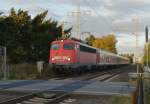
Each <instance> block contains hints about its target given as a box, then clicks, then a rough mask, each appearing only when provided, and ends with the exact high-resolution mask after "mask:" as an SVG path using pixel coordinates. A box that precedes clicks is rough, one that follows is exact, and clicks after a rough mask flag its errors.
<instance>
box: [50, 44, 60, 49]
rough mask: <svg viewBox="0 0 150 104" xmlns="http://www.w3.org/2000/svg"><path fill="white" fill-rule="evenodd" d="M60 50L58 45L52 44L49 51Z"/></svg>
mask: <svg viewBox="0 0 150 104" xmlns="http://www.w3.org/2000/svg"><path fill="white" fill-rule="evenodd" d="M59 48H60V45H59V44H52V46H51V50H58V49H59Z"/></svg>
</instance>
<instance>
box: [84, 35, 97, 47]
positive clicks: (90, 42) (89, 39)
mask: <svg viewBox="0 0 150 104" xmlns="http://www.w3.org/2000/svg"><path fill="white" fill-rule="evenodd" d="M86 41H87V43H88V44H89V45H91V46H92V45H93V42H94V41H95V37H94V35H90V36H89V37H88V38H86Z"/></svg>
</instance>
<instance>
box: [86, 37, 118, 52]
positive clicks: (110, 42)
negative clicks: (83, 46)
mask: <svg viewBox="0 0 150 104" xmlns="http://www.w3.org/2000/svg"><path fill="white" fill-rule="evenodd" d="M86 40H87V41H88V43H89V44H90V45H92V46H93V47H96V48H100V49H104V50H106V51H109V52H112V53H117V50H116V43H117V40H116V37H115V35H113V34H108V35H105V36H102V37H101V38H97V37H94V36H90V37H88V38H87V39H86Z"/></svg>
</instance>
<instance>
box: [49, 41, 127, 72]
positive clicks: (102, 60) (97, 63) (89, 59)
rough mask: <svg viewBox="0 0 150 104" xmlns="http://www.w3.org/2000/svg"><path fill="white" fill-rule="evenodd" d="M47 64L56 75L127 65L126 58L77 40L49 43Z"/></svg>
mask: <svg viewBox="0 0 150 104" xmlns="http://www.w3.org/2000/svg"><path fill="white" fill-rule="evenodd" d="M49 53H50V55H49V64H50V66H51V68H52V69H53V71H54V72H56V73H66V72H67V73H68V72H71V73H76V72H86V71H87V70H94V69H97V70H102V69H106V68H111V67H119V66H124V65H127V64H129V60H128V58H125V57H123V56H120V55H117V54H114V53H111V52H107V51H104V50H102V49H98V48H95V47H92V46H90V45H88V44H86V43H85V42H82V41H80V40H77V39H63V40H56V41H53V42H52V43H51V47H50V52H49Z"/></svg>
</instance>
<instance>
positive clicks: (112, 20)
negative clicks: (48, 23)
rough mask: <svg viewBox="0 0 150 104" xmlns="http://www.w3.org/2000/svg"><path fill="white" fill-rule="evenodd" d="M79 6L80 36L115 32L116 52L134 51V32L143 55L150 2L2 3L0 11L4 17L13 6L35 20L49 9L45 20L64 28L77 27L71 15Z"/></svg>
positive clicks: (4, 0) (22, 0)
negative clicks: (57, 22) (25, 11)
mask: <svg viewBox="0 0 150 104" xmlns="http://www.w3.org/2000/svg"><path fill="white" fill-rule="evenodd" d="M79 5H80V11H81V16H80V17H81V18H80V24H81V25H80V28H81V33H84V32H90V33H91V34H94V35H95V36H96V37H101V36H103V35H106V34H111V33H114V34H115V35H116V37H117V41H118V42H117V50H118V52H119V53H126V52H129V53H133V52H135V51H136V49H135V42H136V40H135V34H136V33H137V34H138V53H140V54H141V55H142V52H143V47H144V44H145V33H144V31H145V26H146V25H149V24H150V21H149V18H150V12H149V11H150V0H1V2H0V12H4V14H6V15H7V14H9V10H10V9H11V8H12V7H13V8H15V9H16V10H17V9H23V10H28V11H29V13H30V14H31V16H32V17H34V16H35V15H37V14H38V13H41V12H43V11H45V10H48V15H47V18H53V19H55V20H58V21H59V23H62V21H65V28H68V27H70V26H73V27H75V26H76V25H75V20H76V17H75V16H72V15H70V14H71V13H72V12H74V11H76V10H77V8H78V7H79ZM74 30H75V28H74V29H73V31H74ZM136 52H137V51H136Z"/></svg>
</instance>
